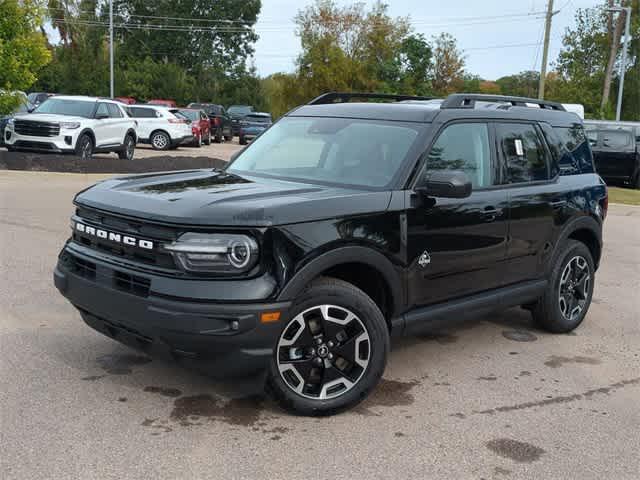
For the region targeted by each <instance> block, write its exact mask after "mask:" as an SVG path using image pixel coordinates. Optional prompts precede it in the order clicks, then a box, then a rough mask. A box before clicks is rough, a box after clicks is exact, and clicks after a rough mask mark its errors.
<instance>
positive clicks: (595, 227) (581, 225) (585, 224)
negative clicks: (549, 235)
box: [549, 215, 602, 268]
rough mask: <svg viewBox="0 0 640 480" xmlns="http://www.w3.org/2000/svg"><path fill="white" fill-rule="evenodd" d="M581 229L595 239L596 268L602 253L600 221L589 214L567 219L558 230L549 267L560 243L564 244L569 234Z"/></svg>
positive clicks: (559, 247) (558, 250)
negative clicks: (567, 221)
mask: <svg viewBox="0 0 640 480" xmlns="http://www.w3.org/2000/svg"><path fill="white" fill-rule="evenodd" d="M581 230H582V231H587V232H588V233H589V234H590V235H591V236H592V237H593V238H594V239H595V240H596V243H597V252H596V254H595V255H594V258H593V261H594V263H595V266H596V268H598V265H599V263H600V257H601V255H602V223H601V222H599V221H598V220H596V219H595V218H594V217H593V216H591V215H584V216H581V217H577V218H574V219H573V220H571V221H569V223H567V224H566V225H565V226H564V228H563V229H562V230H561V231H560V233H559V235H558V239H557V241H556V244H555V247H554V249H553V254H552V255H551V256H550V259H551V260H550V261H549V268H550V267H551V266H552V265H553V263H554V261H555V258H556V257H557V255H558V254H559V252H560V250H561V248H562V245H564V244H565V242H566V241H567V240H568V239H569V237H571V235H573V234H574V233H576V232H578V231H581ZM587 246H589V245H587ZM589 248H591V247H589Z"/></svg>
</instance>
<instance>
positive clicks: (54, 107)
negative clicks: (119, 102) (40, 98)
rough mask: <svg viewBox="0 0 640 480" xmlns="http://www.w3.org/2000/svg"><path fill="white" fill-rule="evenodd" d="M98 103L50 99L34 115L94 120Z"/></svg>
mask: <svg viewBox="0 0 640 480" xmlns="http://www.w3.org/2000/svg"><path fill="white" fill-rule="evenodd" d="M95 106H96V102H93V101H83V100H70V99H62V98H50V99H49V100H47V101H46V102H44V103H41V104H40V106H39V107H38V108H36V109H35V110H34V111H33V113H52V114H54V115H69V116H73V117H85V118H92V117H93V110H94V108H95Z"/></svg>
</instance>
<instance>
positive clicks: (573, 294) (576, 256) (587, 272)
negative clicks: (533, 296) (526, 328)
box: [531, 240, 595, 333]
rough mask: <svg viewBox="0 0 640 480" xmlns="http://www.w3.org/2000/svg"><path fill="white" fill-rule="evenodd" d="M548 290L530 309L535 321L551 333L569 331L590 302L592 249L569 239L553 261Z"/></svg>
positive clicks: (581, 317)
mask: <svg viewBox="0 0 640 480" xmlns="http://www.w3.org/2000/svg"><path fill="white" fill-rule="evenodd" d="M553 265H554V266H553V269H552V271H551V275H550V278H549V284H548V286H547V290H546V291H545V293H544V295H543V296H542V298H541V299H540V300H538V301H537V302H536V303H535V304H534V305H533V308H532V309H531V315H532V316H533V319H534V321H535V322H536V323H537V324H538V325H539V326H540V327H542V328H543V329H545V330H547V331H549V332H552V333H567V332H570V331H572V330H574V329H575V328H576V327H578V325H580V324H581V323H582V321H583V320H584V317H585V316H586V314H587V311H588V310H589V306H590V305H591V298H592V296H593V285H594V279H595V268H594V262H593V257H592V255H591V251H590V250H589V248H588V247H587V246H586V245H585V244H584V243H582V242H578V241H576V240H569V241H568V242H567V245H566V246H565V248H564V249H563V250H562V251H561V252H560V254H559V255H558V256H557V261H554V263H553Z"/></svg>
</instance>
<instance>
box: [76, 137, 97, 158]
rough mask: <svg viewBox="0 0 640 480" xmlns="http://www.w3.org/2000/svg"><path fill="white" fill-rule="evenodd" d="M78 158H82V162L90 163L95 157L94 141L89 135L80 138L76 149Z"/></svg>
mask: <svg viewBox="0 0 640 480" xmlns="http://www.w3.org/2000/svg"><path fill="white" fill-rule="evenodd" d="M75 154H76V156H78V157H80V159H81V160H82V161H89V160H91V158H92V157H93V139H92V138H91V136H90V135H89V134H87V133H83V134H82V135H80V138H78V141H77V142H76V148H75Z"/></svg>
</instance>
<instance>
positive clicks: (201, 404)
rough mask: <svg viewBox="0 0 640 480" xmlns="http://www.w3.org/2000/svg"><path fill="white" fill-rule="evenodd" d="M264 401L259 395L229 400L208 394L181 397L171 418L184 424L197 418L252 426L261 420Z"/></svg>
mask: <svg viewBox="0 0 640 480" xmlns="http://www.w3.org/2000/svg"><path fill="white" fill-rule="evenodd" d="M263 403H264V398H263V397H261V396H258V395H255V396H250V397H243V398H235V399H232V400H229V401H227V402H225V401H222V400H221V399H219V398H215V397H213V396H211V395H208V394H202V395H193V396H189V397H180V398H178V399H176V400H175V402H174V407H173V411H172V412H171V416H170V418H171V420H173V421H175V422H178V423H179V424H180V425H182V426H191V425H194V424H195V423H194V422H195V421H196V420H210V421H217V422H223V423H227V424H229V425H240V426H247V427H250V426H253V425H254V424H256V423H257V422H258V421H259V420H260V415H261V413H262V411H263V409H264V406H263Z"/></svg>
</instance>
